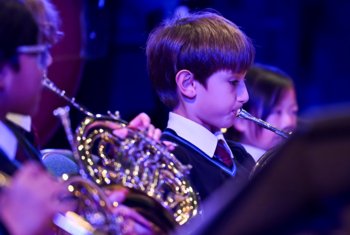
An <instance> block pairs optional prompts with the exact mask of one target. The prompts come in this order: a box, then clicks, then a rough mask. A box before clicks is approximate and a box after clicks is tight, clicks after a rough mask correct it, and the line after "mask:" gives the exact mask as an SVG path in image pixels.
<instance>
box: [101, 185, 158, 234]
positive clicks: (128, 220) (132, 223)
mask: <svg viewBox="0 0 350 235" xmlns="http://www.w3.org/2000/svg"><path fill="white" fill-rule="evenodd" d="M106 193H107V195H108V198H109V200H110V201H111V202H112V203H113V205H115V206H114V207H113V209H112V210H113V213H114V214H115V215H116V216H120V217H121V218H122V223H121V225H120V227H121V230H122V234H123V235H132V234H140V235H155V234H162V232H161V230H160V229H159V228H158V227H157V226H156V225H154V224H153V223H152V222H150V221H148V220H147V219H145V218H144V217H143V216H142V215H140V214H139V213H138V212H137V211H135V210H134V209H132V208H130V207H127V206H125V205H123V204H122V202H123V201H124V199H125V198H126V195H127V194H128V189H126V188H122V187H118V188H115V189H114V190H112V191H110V190H108V191H107V192H106Z"/></svg>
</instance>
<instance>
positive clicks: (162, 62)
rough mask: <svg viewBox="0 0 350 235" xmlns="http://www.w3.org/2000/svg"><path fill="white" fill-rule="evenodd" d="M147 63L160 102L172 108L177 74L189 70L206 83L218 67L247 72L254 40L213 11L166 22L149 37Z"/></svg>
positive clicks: (252, 58)
mask: <svg viewBox="0 0 350 235" xmlns="http://www.w3.org/2000/svg"><path fill="white" fill-rule="evenodd" d="M146 54H147V64H148V71H149V76H150V79H151V81H152V83H153V85H154V88H155V90H156V91H157V93H158V95H159V97H160V99H161V101H162V102H163V103H164V104H165V105H167V106H168V107H169V108H170V109H173V108H175V107H176V106H177V104H178V97H177V94H176V82H175V76H176V73H177V72H178V71H180V70H182V69H187V70H189V71H191V72H192V73H193V74H194V77H195V79H196V80H198V81H199V82H200V83H201V84H203V85H206V81H207V79H208V78H209V77H210V76H211V75H212V74H213V73H214V72H217V71H219V70H229V71H232V72H235V73H241V72H245V71H246V70H247V69H248V68H249V67H250V66H251V64H252V63H253V61H254V56H255V50H254V46H253V44H252V42H251V40H250V39H249V38H248V37H247V36H246V35H245V34H244V33H243V32H242V31H241V30H240V29H239V28H238V26H237V25H235V24H234V23H232V22H231V21H229V20H227V19H225V18H224V17H222V16H220V15H218V14H216V13H211V12H199V13H195V14H192V15H189V16H187V17H184V18H179V19H174V20H170V21H165V22H164V23H163V24H162V25H160V26H159V27H157V28H156V29H155V30H154V31H153V32H152V33H151V34H150V36H149V39H148V42H147V49H146Z"/></svg>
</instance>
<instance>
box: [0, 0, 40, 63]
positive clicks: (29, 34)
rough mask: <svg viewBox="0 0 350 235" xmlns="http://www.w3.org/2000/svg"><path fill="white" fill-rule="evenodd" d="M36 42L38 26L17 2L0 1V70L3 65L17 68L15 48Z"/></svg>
mask: <svg viewBox="0 0 350 235" xmlns="http://www.w3.org/2000/svg"><path fill="white" fill-rule="evenodd" d="M37 42H38V26H37V24H36V22H35V20H34V18H33V16H32V15H31V13H30V12H29V11H28V9H27V8H26V7H25V6H24V5H23V3H21V2H20V1H18V0H0V69H1V68H2V66H3V65H4V64H7V63H8V64H10V65H11V66H12V67H13V68H14V69H17V70H18V69H19V68H18V60H17V52H16V51H17V48H18V47H19V46H23V45H35V44H37Z"/></svg>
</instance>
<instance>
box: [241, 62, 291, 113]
mask: <svg viewBox="0 0 350 235" xmlns="http://www.w3.org/2000/svg"><path fill="white" fill-rule="evenodd" d="M245 79H246V85H247V90H248V93H249V100H248V102H246V103H245V104H244V105H243V108H244V109H245V110H246V111H248V112H250V113H251V114H253V115H254V116H256V117H258V118H261V119H266V118H267V117H268V116H269V115H270V113H271V111H272V108H273V107H275V106H276V105H277V104H278V103H279V101H280V100H281V99H282V97H283V95H284V92H286V91H287V90H289V89H291V88H294V84H293V80H292V79H291V77H290V76H289V75H288V74H286V73H285V72H284V71H282V70H280V69H278V68H276V67H273V66H270V65H263V64H255V65H254V66H252V67H251V68H250V69H249V70H248V72H247V74H246V77H245Z"/></svg>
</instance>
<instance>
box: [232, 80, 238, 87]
mask: <svg viewBox="0 0 350 235" xmlns="http://www.w3.org/2000/svg"><path fill="white" fill-rule="evenodd" d="M230 83H231V84H232V85H233V86H238V84H239V81H238V80H232V81H230Z"/></svg>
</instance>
